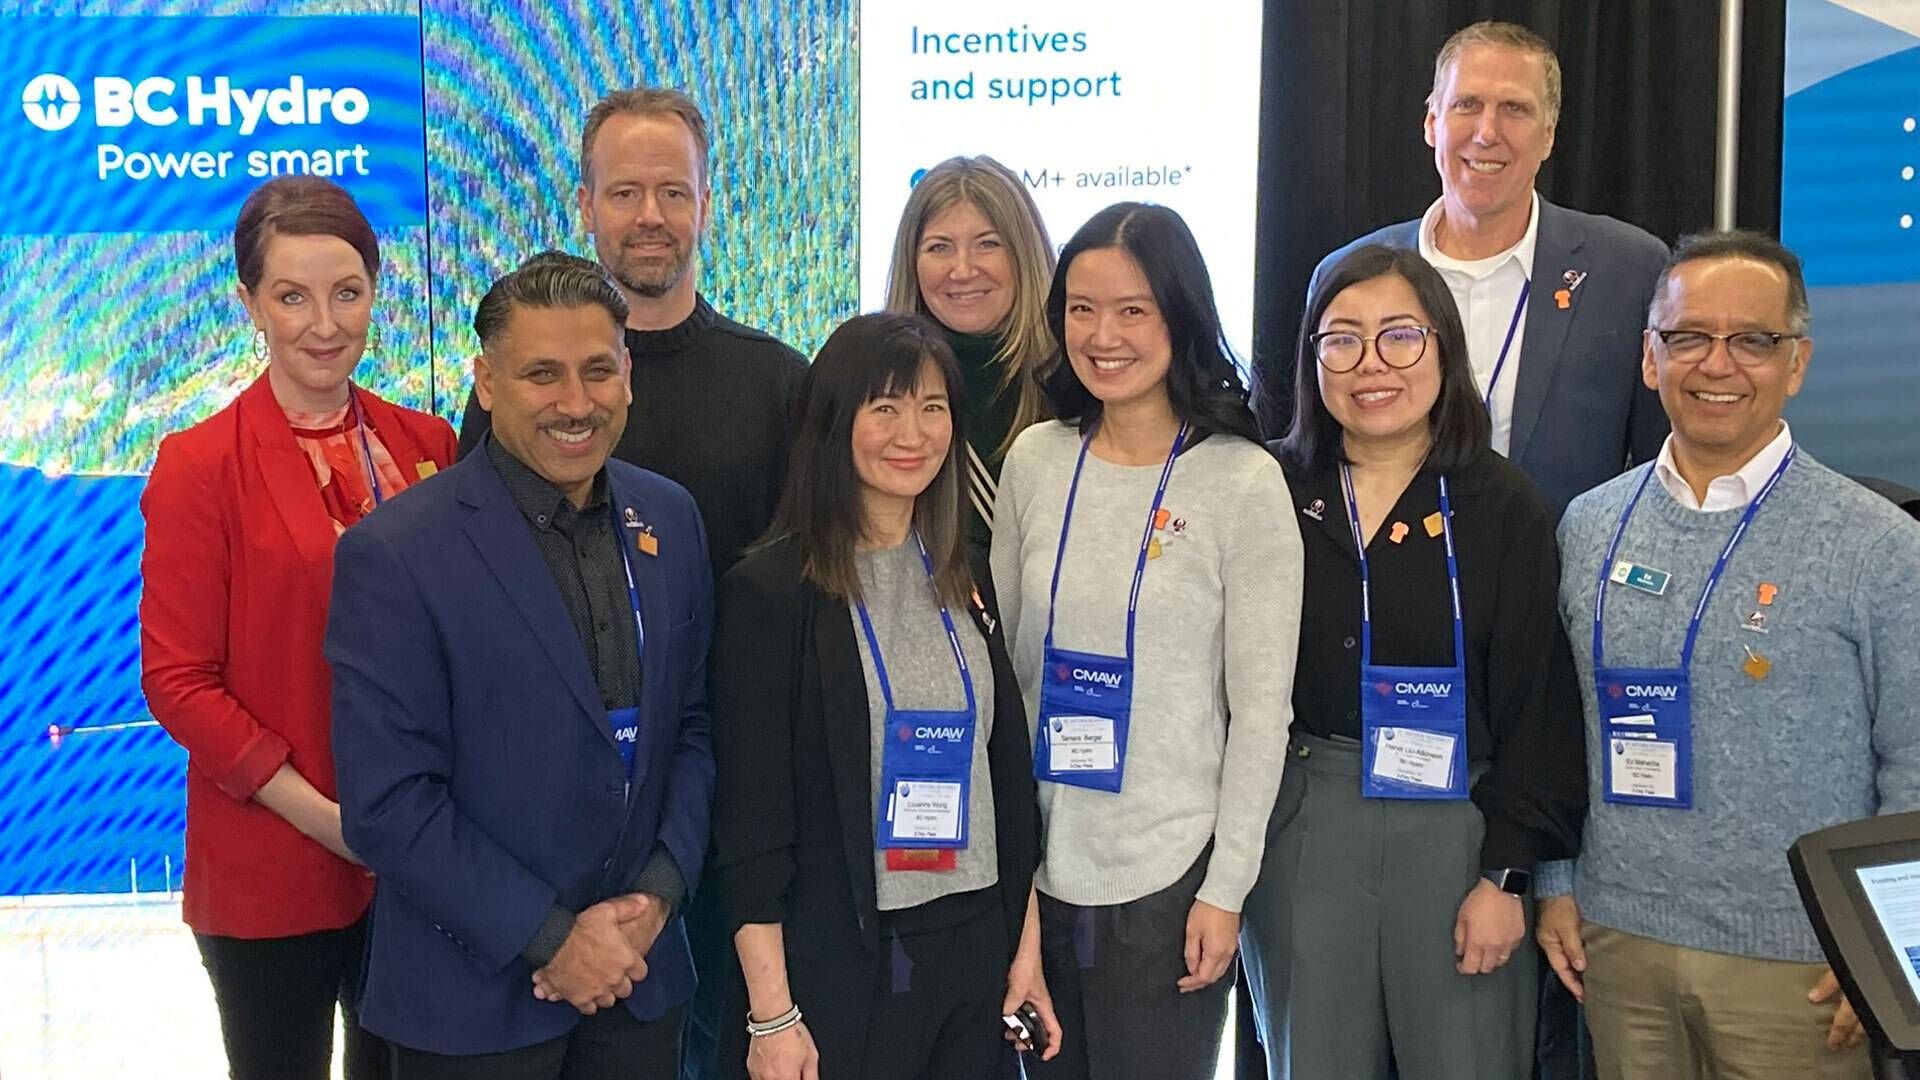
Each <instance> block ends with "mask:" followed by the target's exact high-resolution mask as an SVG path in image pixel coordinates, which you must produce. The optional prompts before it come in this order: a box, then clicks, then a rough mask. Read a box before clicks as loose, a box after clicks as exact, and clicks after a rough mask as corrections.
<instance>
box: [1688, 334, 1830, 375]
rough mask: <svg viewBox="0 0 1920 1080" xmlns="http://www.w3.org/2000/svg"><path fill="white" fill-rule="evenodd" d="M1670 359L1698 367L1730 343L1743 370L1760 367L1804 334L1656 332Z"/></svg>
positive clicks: (1732, 354)
mask: <svg viewBox="0 0 1920 1080" xmlns="http://www.w3.org/2000/svg"><path fill="white" fill-rule="evenodd" d="M1653 336H1654V337H1657V338H1659V339H1660V344H1661V345H1663V346H1665V348H1666V350H1667V357H1668V358H1669V359H1672V360H1675V361H1677V362H1679V363H1682V364H1698V363H1702V362H1704V361H1705V360H1706V358H1707V357H1708V356H1710V355H1711V354H1712V353H1713V344H1714V342H1716V341H1724V342H1726V343H1727V355H1728V356H1731V357H1733V361H1734V363H1736V364H1739V365H1741V366H1742V367H1759V366H1760V365H1762V364H1764V363H1767V362H1768V361H1770V360H1772V359H1773V358H1774V357H1776V356H1779V355H1780V343H1781V342H1783V341H1799V340H1801V339H1802V338H1804V337H1806V335H1805V334H1776V333H1774V332H1773V331H1771V330H1741V331H1738V332H1736V333H1732V334H1709V333H1706V332H1705V331H1702V330H1655V331H1654V332H1653Z"/></svg>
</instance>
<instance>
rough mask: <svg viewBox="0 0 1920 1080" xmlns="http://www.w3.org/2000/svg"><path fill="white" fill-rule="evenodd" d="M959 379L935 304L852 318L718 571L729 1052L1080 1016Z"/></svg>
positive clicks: (892, 1061) (863, 1067)
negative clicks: (786, 453)
mask: <svg viewBox="0 0 1920 1080" xmlns="http://www.w3.org/2000/svg"><path fill="white" fill-rule="evenodd" d="M958 386H959V373H958V369H957V368H956V366H955V363H954V358H953V353H952V351H951V350H950V349H948V347H947V344H946V342H945V341H944V340H942V338H941V336H940V334H939V332H938V331H937V330H936V329H935V328H934V327H933V326H932V325H931V324H930V323H927V322H926V321H924V320H922V319H920V318H918V317H916V316H911V315H863V316H860V317H858V318H855V319H853V320H851V321H850V322H848V323H846V324H845V325H843V326H842V327H840V328H839V329H838V330H836V331H834V333H833V336H832V337H830V338H828V339H827V343H826V345H825V346H824V347H822V348H821V350H820V355H819V357H818V358H817V359H816V360H815V361H814V363H813V366H812V367H811V368H810V369H809V370H808V372H807V377H806V380H805V382H804V383H803V384H802V387H801V396H800V403H799V414H798V417H797V421H798V425H799V426H798V429H797V432H798V434H797V438H796V440H795V443H794V447H793V456H792V467H791V469H790V470H789V472H788V479H787V485H786V490H785V492H784V494H783V495H782V497H781V502H780V510H779V513H778V514H777V515H776V516H775V518H774V523H773V527H772V529H771V532H770V535H769V538H768V539H767V540H766V541H765V542H763V543H762V544H761V546H760V547H759V548H758V549H757V550H755V551H754V552H753V553H752V554H751V555H749V556H748V557H747V558H746V559H745V560H743V561H742V562H741V563H740V564H739V565H738V566H736V567H734V569H733V570H731V571H730V572H728V574H727V575H726V577H724V578H722V579H721V582H720V588H719V595H718V600H717V604H716V619H715V628H714V638H713V652H712V660H711V674H712V683H713V732H714V759H715V763H716V765H717V768H718V771H719V783H718V785H717V791H718V798H717V804H716V807H715V817H714V839H715V844H716V850H717V855H716V858H715V862H714V873H715V874H716V875H717V877H718V879H719V891H720V898H721V902H722V904H723V905H724V907H725V909H726V913H727V919H728V925H729V928H730V929H732V930H734V935H733V939H734V944H735V947H736V949H737V951H738V952H739V955H740V965H741V968H742V971H743V973H744V975H745V990H746V996H745V998H744V1000H742V999H736V1000H735V1001H733V1002H732V1003H730V1006H729V1016H730V1019H729V1021H728V1023H727V1025H726V1027H725V1028H724V1029H723V1031H722V1033H721V1054H720V1057H721V1062H722V1075H724V1076H729V1077H736V1076H742V1075H746V1076H750V1077H751V1078H752V1080H909V1078H912V1080H975V1078H978V1077H981V1076H986V1075H990V1074H992V1073H993V1071H994V1070H995V1068H996V1066H997V1063H998V1062H999V1059H1000V1058H1001V1056H1002V1055H1003V1054H1005V1053H1009V1051H1007V1050H1006V1048H1005V1044H1004V1043H1003V1041H1002V1035H1003V1028H1002V1024H1001V1017H1002V1016H1004V1015H1007V1014H1009V1013H1013V1012H1015V1011H1017V1010H1019V1009H1021V1008H1022V1006H1031V1007H1032V1009H1033V1011H1034V1013H1037V1017H1036V1016H1033V1014H1029V1016H1030V1018H1031V1019H1034V1020H1035V1021H1036V1022H1035V1023H1034V1025H1033V1026H1034V1027H1037V1028H1039V1029H1040V1031H1039V1032H1035V1034H1044V1035H1045V1039H1044V1041H1045V1042H1046V1043H1047V1044H1049V1045H1058V1043H1059V1041H1060V1040H1059V1035H1058V1031H1059V1028H1058V1025H1057V1024H1056V1023H1055V1022H1054V1020H1053V1012H1052V1008H1051V1006H1050V1005H1049V1004H1048V999H1047V994H1046V987H1045V984H1044V983H1043V982H1042V981H1041V979H1040V959H1039V923H1038V915H1037V913H1036V909H1035V905H1034V901H1033V897H1032V886H1031V882H1032V878H1033V867H1034V862H1035V860H1036V859H1037V857H1038V846H1039V829H1038V821H1037V818H1036V814H1035V808H1034V783H1033V778H1032V775H1031V774H1030V773H1029V772H1028V762H1029V761H1030V756H1029V753H1028V743H1027V729H1026V723H1025V720H1026V709H1025V707H1024V706H1023V705H1022V704H1021V702H1020V693H1019V688H1018V685H1017V684H1018V680H1017V679H1016V678H1015V677H1014V675H1013V669H1012V667H1011V665H1010V664H1009V663H1008V661H1007V653H1006V647H1005V644H1004V639H1003V637H1002V634H1001V632H1000V623H999V620H998V618H997V616H996V615H995V613H994V607H993V589H992V585H991V583H990V582H989V581H988V580H987V579H986V576H985V575H984V574H983V573H982V572H981V568H980V567H978V566H970V565H969V564H968V559H967V556H966V548H965V541H964V535H965V534H964V532H963V529H964V527H965V526H964V524H963V519H962V514H963V513H964V510H963V508H962V507H963V504H962V501H961V500H962V495H961V485H962V484H963V483H965V480H964V473H963V470H964V468H965V466H964V464H963V462H962V460H961V456H962V453H963V447H964V445H965V443H964V441H963V439H964V434H963V433H964V431H965V425H964V423H963V417H964V414H965V411H966V410H965V403H964V400H963V399H962V398H961V397H960V396H959V395H958V394H956V393H955V390H956V389H957V387H958ZM803 1009H804V1010H805V1012H804V1015H803V1013H802V1010H803ZM1036 1041H1042V1040H1036ZM1043 1052H1044V1051H1043Z"/></svg>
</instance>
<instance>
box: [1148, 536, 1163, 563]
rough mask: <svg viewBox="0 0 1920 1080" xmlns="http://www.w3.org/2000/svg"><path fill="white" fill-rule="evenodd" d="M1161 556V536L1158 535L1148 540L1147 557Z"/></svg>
mask: <svg viewBox="0 0 1920 1080" xmlns="http://www.w3.org/2000/svg"><path fill="white" fill-rule="evenodd" d="M1159 557H1160V538H1159V537H1157V536H1156V537H1154V538H1153V539H1151V540H1149V541H1147V558H1149V559H1157V558H1159Z"/></svg>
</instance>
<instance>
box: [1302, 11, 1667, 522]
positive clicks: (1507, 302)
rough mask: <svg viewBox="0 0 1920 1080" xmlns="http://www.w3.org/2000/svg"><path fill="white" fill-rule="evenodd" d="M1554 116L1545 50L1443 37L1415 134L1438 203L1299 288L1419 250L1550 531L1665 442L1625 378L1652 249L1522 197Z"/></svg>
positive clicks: (1634, 231) (1635, 367)
mask: <svg viewBox="0 0 1920 1080" xmlns="http://www.w3.org/2000/svg"><path fill="white" fill-rule="evenodd" d="M1559 114H1560V62H1559V60H1558V58H1556V57H1555V56H1554V53H1553V49H1552V47H1551V46H1549V45H1548V44H1547V43H1546V41H1545V40H1543V39H1542V38H1540V37H1539V36H1538V35H1536V34H1534V33H1533V32H1532V31H1530V30H1527V29H1526V28H1524V27H1520V26H1516V25H1513V24H1511V23H1494V22H1483V23H1476V24H1474V25H1472V26H1469V27H1467V28H1466V29H1464V30H1461V31H1460V32H1459V33H1456V34H1454V35H1453V37H1452V38H1450V39H1448V41H1447V43H1446V45H1444V46H1443V47H1442V48H1441V50H1440V54H1439V57H1438V58H1437V59H1436V61H1435V63H1434V78H1433V93H1432V94H1431V95H1430V96H1429V97H1428V99H1427V114H1426V120H1425V128H1426V139H1427V145H1429V146H1431V147H1433V151H1434V167H1435V168H1436V169H1437V170H1438V172H1439V173H1440V198H1439V199H1438V200H1436V201H1435V202H1434V204H1433V205H1432V206H1431V207H1429V208H1428V210H1427V212H1426V214H1425V215H1423V216H1422V217H1420V218H1417V219H1415V220H1413V221H1403V222H1400V223H1399V224H1397V225H1389V226H1387V227H1386V228H1384V229H1380V230H1378V231H1376V232H1372V233H1369V234H1367V235H1366V236H1363V237H1361V238H1360V239H1358V240H1355V241H1354V242H1353V243H1351V244H1348V245H1347V246H1345V247H1343V248H1341V249H1339V250H1338V251H1335V252H1334V253H1333V254H1331V255H1328V256H1327V257H1326V258H1325V259H1322V260H1321V261H1320V265H1319V266H1318V267H1316V268H1315V269H1314V272H1313V285H1312V286H1310V288H1309V294H1311V291H1312V289H1313V288H1317V287H1318V285H1319V283H1320V280H1321V277H1322V275H1324V274H1325V273H1326V272H1327V271H1328V270H1330V269H1331V268H1332V267H1333V266H1334V264H1336V263H1338V262H1339V261H1340V260H1341V258H1343V257H1344V256H1346V255H1347V253H1348V252H1350V251H1352V250H1353V249H1355V248H1357V247H1360V246H1362V245H1366V244H1385V245H1388V246H1390V247H1396V248H1414V249H1417V250H1419V252H1420V254H1421V255H1422V256H1424V257H1425V258H1426V260H1427V261H1428V262H1430V263H1432V264H1434V266H1435V268H1437V269H1438V270H1439V271H1440V274H1441V276H1442V277H1443V278H1445V279H1446V281H1447V285H1448V287H1449V288H1450V289H1451V290H1452V292H1453V295H1454V300H1455V302H1456V304H1457V305H1458V307H1459V309H1460V321H1461V322H1462V324H1464V325H1465V327H1466V330H1467V340H1468V351H1469V352H1470V353H1471V360H1472V366H1473V371H1474V378H1475V382H1476V384H1477V385H1478V386H1479V389H1480V392H1481V394H1482V395H1484V397H1485V399H1486V401H1487V403H1488V411H1489V413H1490V414H1491V416H1492V418H1493V448H1494V449H1495V450H1498V451H1500V452H1501V453H1503V454H1505V455H1506V456H1507V457H1508V458H1509V459H1511V460H1512V461H1513V462H1514V463H1515V464H1517V465H1519V466H1520V467H1521V469H1522V470H1524V471H1525V472H1526V473H1527V475H1528V476H1530V477H1532V478H1533V482H1534V485H1535V486H1536V487H1538V488H1539V489H1540V496H1541V498H1542V499H1543V500H1544V501H1545V502H1546V504H1547V508H1548V509H1549V510H1550V511H1552V513H1553V515H1554V516H1555V517H1556V518H1557V517H1558V516H1559V515H1560V513H1561V511H1563V510H1565V509H1566V506H1567V503H1569V502H1571V501H1572V499H1573V497H1574V496H1575V495H1578V494H1580V493H1581V492H1583V491H1586V490H1587V489H1588V488H1591V487H1594V486H1596V485H1598V484H1601V483H1603V482H1605V481H1607V480H1610V479H1612V478H1613V477H1615V476H1617V475H1619V474H1620V473H1621V472H1623V471H1624V470H1625V469H1626V468H1627V467H1628V466H1630V465H1633V464H1636V463H1638V462H1642V461H1648V460H1651V459H1652V458H1654V457H1655V456H1656V455H1658V454H1659V452H1660V446H1661V443H1662V442H1663V441H1665V439H1666V436H1667V417H1666V413H1665V412H1663V411H1662V410H1661V408H1660V399H1659V396H1658V395H1657V394H1655V393H1654V392H1653V391H1651V390H1648V389H1647V388H1646V386H1645V385H1644V384H1643V383H1642V382H1641V379H1640V352H1641V349H1640V335H1641V331H1642V330H1643V329H1645V327H1646V320H1647V307H1648V305H1649V303H1650V302H1651V301H1652V299H1653V282H1654V279H1655V278H1656V277H1658V276H1659V274H1660V269H1661V267H1662V266H1663V265H1664V264H1665V262H1666V258H1667V247H1666V245H1665V244H1663V243H1661V242H1660V241H1659V240H1658V239H1656V238H1655V237H1654V236H1652V235H1651V234H1649V233H1647V232H1645V231H1643V230H1641V229H1638V228H1636V227H1634V226H1632V225H1628V224H1627V223H1625V222H1623V221H1618V220H1615V219H1614V218H1609V217H1601V216H1599V215H1596V214H1583V213H1580V212H1578V211H1575V210H1568V209H1565V208H1563V207H1559V206H1555V205H1554V204H1552V203H1550V202H1547V201H1546V200H1545V199H1542V198H1540V196H1539V195H1538V194H1536V193H1535V191H1534V180H1535V178H1536V177H1537V176H1538V174H1539V171H1540V164H1541V162H1543V161H1545V160H1546V159H1547V156H1548V155H1549V154H1550V153H1552V151H1553V136H1554V125H1555V123H1556V122H1557V121H1558V119H1559Z"/></svg>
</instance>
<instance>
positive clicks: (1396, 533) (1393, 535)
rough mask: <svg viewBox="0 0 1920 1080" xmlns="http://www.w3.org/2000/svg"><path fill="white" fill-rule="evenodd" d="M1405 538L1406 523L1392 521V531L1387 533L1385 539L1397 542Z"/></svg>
mask: <svg viewBox="0 0 1920 1080" xmlns="http://www.w3.org/2000/svg"><path fill="white" fill-rule="evenodd" d="M1406 538H1407V523H1406V522H1404V521H1396V522H1394V523H1393V531H1392V532H1389V533H1388V534H1387V539H1389V540H1391V541H1393V542H1394V543H1396V544H1397V543H1399V542H1400V541H1402V540H1405V539H1406Z"/></svg>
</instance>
